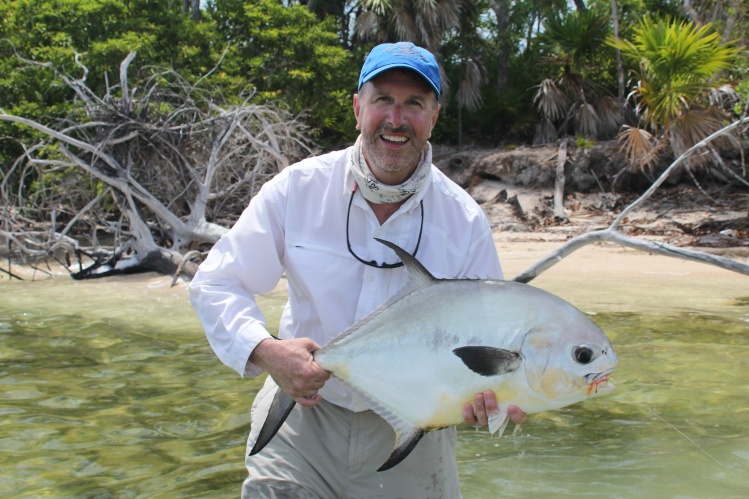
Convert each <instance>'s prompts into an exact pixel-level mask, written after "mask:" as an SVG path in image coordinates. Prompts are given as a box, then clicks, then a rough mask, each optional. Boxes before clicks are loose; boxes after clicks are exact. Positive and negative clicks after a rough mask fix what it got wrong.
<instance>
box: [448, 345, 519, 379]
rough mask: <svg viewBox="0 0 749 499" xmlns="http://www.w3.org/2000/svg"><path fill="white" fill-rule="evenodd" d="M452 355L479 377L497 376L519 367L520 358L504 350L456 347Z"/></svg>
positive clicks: (481, 347)
mask: <svg viewBox="0 0 749 499" xmlns="http://www.w3.org/2000/svg"><path fill="white" fill-rule="evenodd" d="M453 353H454V354H455V355H457V356H458V357H460V360H462V361H463V364H465V365H466V367H467V368H468V369H470V370H471V371H473V372H475V373H476V374H480V375H481V376H498V375H500V374H504V373H507V372H510V371H514V370H515V369H517V368H518V367H520V363H521V360H522V357H521V356H520V354H519V353H517V352H512V351H510V350H505V349H504V348H495V347H486V346H466V347H458V348H456V349H454V350H453Z"/></svg>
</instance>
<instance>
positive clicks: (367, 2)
mask: <svg viewBox="0 0 749 499" xmlns="http://www.w3.org/2000/svg"><path fill="white" fill-rule="evenodd" d="M464 4H465V5H464ZM471 4H472V2H470V1H468V0H413V1H410V0H361V6H362V7H363V10H362V12H361V13H360V14H359V15H358V16H357V18H356V27H355V32H356V34H357V35H358V36H359V37H361V38H362V39H364V40H374V41H377V42H386V41H410V42H413V43H415V44H416V45H419V46H422V47H424V48H426V49H427V50H429V51H430V52H431V53H433V54H434V55H435V57H437V61H438V62H439V63H440V72H441V73H442V74H441V76H442V93H443V94H445V95H448V94H449V90H450V82H449V81H448V80H447V77H446V75H445V72H444V68H443V67H442V62H441V60H440V47H441V44H442V42H443V39H444V36H445V33H446V32H447V31H448V30H451V29H452V28H453V27H455V26H457V25H458V24H459V23H460V19H461V9H463V8H466V7H469V6H470V5H471ZM476 92H477V93H478V89H476Z"/></svg>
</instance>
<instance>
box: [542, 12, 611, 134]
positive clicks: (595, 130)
mask: <svg viewBox="0 0 749 499" xmlns="http://www.w3.org/2000/svg"><path fill="white" fill-rule="evenodd" d="M608 33H609V25H608V18H607V17H606V16H603V15H600V14H597V13H595V12H593V11H590V10H584V11H575V12H571V13H569V14H567V15H565V16H554V17H550V18H549V19H548V20H547V21H546V22H545V23H544V29H543V30H542V32H541V33H540V34H539V35H538V37H537V41H538V44H539V46H540V48H541V49H542V50H543V51H544V53H545V54H546V61H547V62H549V63H554V64H557V65H559V67H560V74H559V75H558V76H557V77H554V78H547V79H545V80H544V81H542V82H541V83H540V84H539V85H538V87H537V88H538V90H537V91H536V95H535V96H534V103H535V105H536V108H537V109H538V111H539V113H540V114H541V121H540V123H539V124H538V126H537V130H536V136H535V138H534V142H536V143H548V142H553V141H555V140H556V139H557V137H559V136H560V135H566V134H567V133H569V132H570V131H572V132H573V133H575V134H579V135H583V136H585V137H590V138H606V137H607V136H613V135H614V133H616V130H617V129H618V127H619V115H620V112H619V108H620V106H619V104H618V102H617V100H616V98H614V97H613V96H612V95H610V94H609V93H608V92H606V91H605V90H604V89H603V88H601V87H600V86H597V85H596V84H594V83H593V82H592V81H591V80H590V79H586V78H585V77H584V76H583V72H584V70H585V69H586V68H587V67H588V66H589V65H590V62H591V61H593V60H594V58H595V57H596V56H597V55H598V53H599V52H600V50H601V47H603V46H604V43H605V41H606V37H607V36H608Z"/></svg>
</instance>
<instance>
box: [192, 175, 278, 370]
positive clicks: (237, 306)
mask: <svg viewBox="0 0 749 499" xmlns="http://www.w3.org/2000/svg"><path fill="white" fill-rule="evenodd" d="M269 184H270V185H269ZM277 186H278V182H270V183H268V184H266V185H265V186H263V188H262V189H261V191H260V192H259V193H258V194H257V195H255V196H254V197H253V198H252V201H251V202H250V205H249V206H248V207H247V209H245V211H244V212H243V213H242V216H241V217H240V218H239V220H238V221H237V223H236V224H235V225H234V227H232V229H231V230H230V231H229V232H228V233H227V234H225V235H224V236H223V237H222V238H221V239H220V240H219V241H218V242H217V243H216V244H215V245H214V247H213V248H212V249H211V251H210V252H209V254H208V256H207V257H206V259H205V261H204V262H203V263H202V264H201V265H200V267H199V268H198V271H197V273H196V274H195V277H194V278H193V280H192V282H191V283H190V285H189V291H190V302H191V303H192V306H193V308H194V309H195V311H196V312H197V314H198V317H199V318H200V321H201V323H202V325H203V329H204V330H205V333H206V336H207V337H208V342H209V343H210V345H211V347H212V348H213V351H214V352H215V353H216V355H217V356H218V358H219V359H220V360H221V361H222V362H223V363H224V364H226V365H227V366H229V367H231V368H232V369H234V370H235V371H237V372H238V373H239V374H240V375H241V376H245V375H247V376H257V375H259V374H261V373H262V370H261V369H260V368H259V367H257V366H255V365H253V364H251V363H249V362H248V359H249V357H250V354H251V353H252V351H253V350H254V348H255V347H256V346H257V344H258V343H260V342H261V341H263V340H265V339H267V338H270V337H271V335H270V333H269V332H268V331H267V329H266V321H265V317H264V316H263V314H262V312H261V311H260V308H259V307H258V305H257V302H256V300H255V296H256V295H257V294H262V293H268V292H270V291H272V290H273V289H274V288H275V287H276V286H277V285H278V283H279V281H280V279H281V276H282V275H283V272H284V267H283V263H282V262H283V256H284V242H283V241H284V238H283V234H284V230H283V223H282V222H281V221H282V220H283V218H282V216H281V215H280V214H279V209H281V208H282V206H283V199H282V196H281V195H280V194H279V191H278V189H277Z"/></svg>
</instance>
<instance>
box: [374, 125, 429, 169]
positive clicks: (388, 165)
mask: <svg viewBox="0 0 749 499" xmlns="http://www.w3.org/2000/svg"><path fill="white" fill-rule="evenodd" d="M389 134H404V135H405V136H406V137H408V139H409V140H408V142H407V146H408V147H407V148H405V149H402V150H399V151H391V150H390V149H387V148H386V147H384V146H383V144H382V142H381V140H380V136H381V135H389ZM414 135H415V134H414V132H413V129H411V127H409V126H405V125H403V126H400V127H398V128H393V127H392V126H388V125H383V126H381V127H379V128H378V129H377V130H376V131H375V133H374V134H372V135H369V136H364V137H362V138H363V139H364V148H365V150H366V152H367V160H368V161H369V162H370V163H372V164H370V165H369V167H370V170H371V169H372V168H377V169H379V170H382V171H385V172H387V173H402V172H404V171H409V170H413V169H414V168H415V167H416V166H417V165H418V164H419V158H420V157H421V152H422V151H423V150H424V146H425V145H426V142H425V141H420V140H417V139H416V138H415V136H414Z"/></svg>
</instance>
